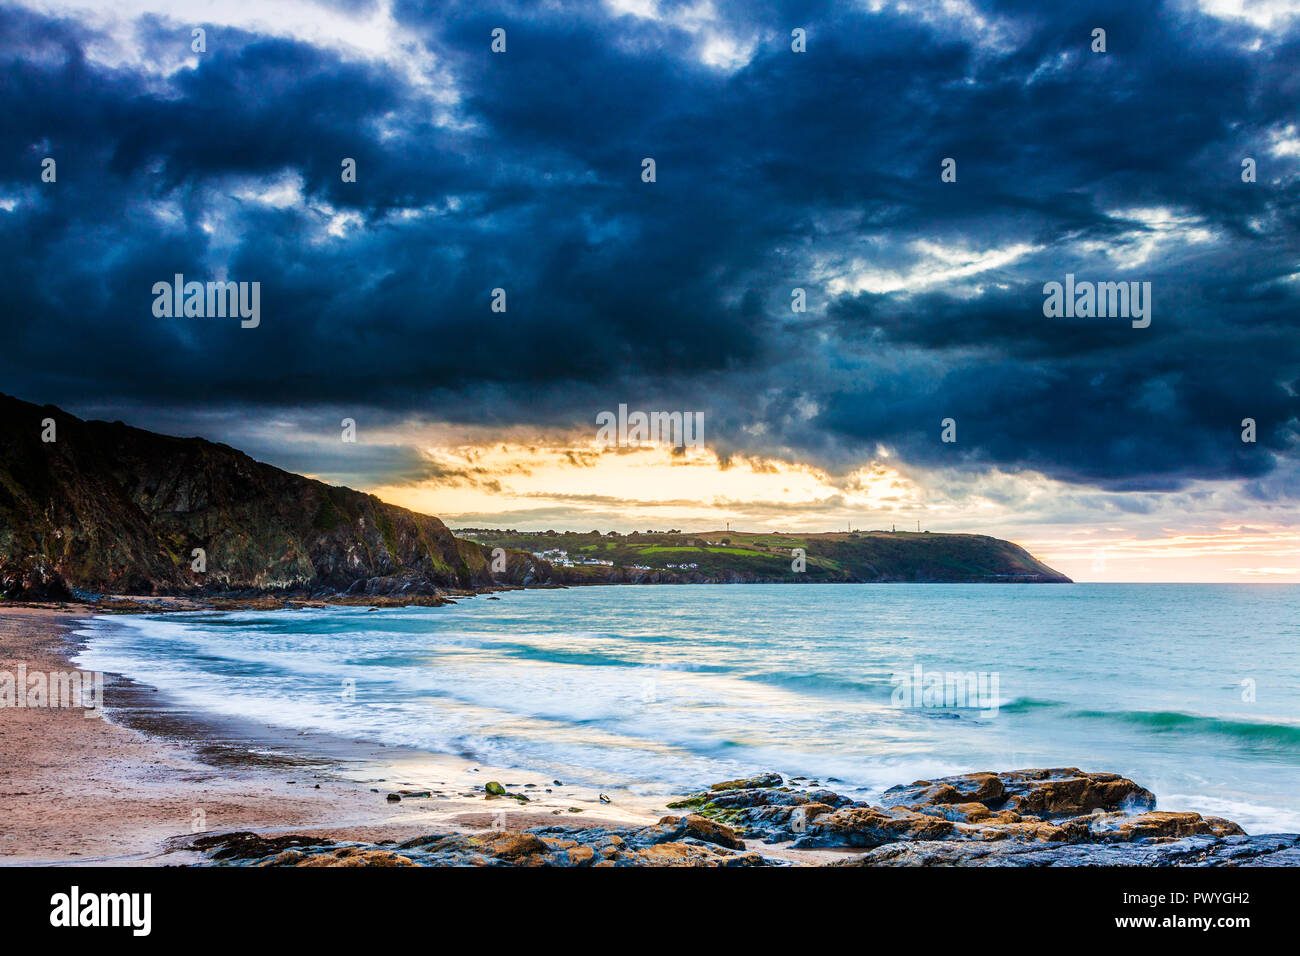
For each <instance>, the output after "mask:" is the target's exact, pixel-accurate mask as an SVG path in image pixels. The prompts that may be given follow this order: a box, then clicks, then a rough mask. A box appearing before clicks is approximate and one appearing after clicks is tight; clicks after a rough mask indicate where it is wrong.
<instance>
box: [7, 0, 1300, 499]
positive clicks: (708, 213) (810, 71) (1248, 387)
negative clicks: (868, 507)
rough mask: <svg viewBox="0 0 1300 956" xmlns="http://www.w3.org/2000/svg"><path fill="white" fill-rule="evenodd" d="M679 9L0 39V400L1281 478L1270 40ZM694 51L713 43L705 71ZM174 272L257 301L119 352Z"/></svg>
mask: <svg viewBox="0 0 1300 956" xmlns="http://www.w3.org/2000/svg"><path fill="white" fill-rule="evenodd" d="M334 6H336V7H339V8H341V9H344V10H355V11H366V10H369V9H371V6H370V5H368V4H366V3H343V4H335V5H334ZM715 6H716V9H717V11H718V15H717V17H716V18H715V19H714V20H712V21H709V22H707V23H705V24H704V25H702V26H701V24H700V23H699V21H698V19H694V20H693V19H692V16H691V15H690V14H689V13H688V12H687V9H688V5H678V4H660V6H659V11H660V17H659V18H658V19H647V18H639V17H635V16H630V15H619V14H617V13H615V12H613V11H612V10H610V9H608V8H605V7H596V6H593V5H589V4H572V5H564V4H561V5H547V6H546V7H545V8H544V9H542V10H538V9H537V8H536V7H535V6H534V5H511V4H492V3H488V4H482V3H473V4H469V3H467V4H451V5H445V4H436V5H435V4H415V3H398V4H396V5H395V7H394V11H393V13H394V17H395V18H396V21H397V24H398V28H399V33H400V35H401V36H402V38H403V42H405V43H408V44H410V45H411V49H413V50H417V51H419V52H420V54H421V55H420V56H418V57H416V58H415V59H403V56H404V55H405V53H403V52H402V51H395V52H394V55H393V56H390V57H388V58H384V59H364V58H361V57H358V56H355V55H351V54H348V53H347V52H345V51H341V50H339V49H336V48H333V47H324V46H314V45H312V44H310V43H308V42H306V41H305V40H301V39H293V38H286V37H283V36H273V35H259V34H255V33H250V32H247V31H242V30H237V29H233V28H227V27H222V26H221V25H219V24H213V25H209V26H208V51H207V52H206V53H204V54H202V55H199V56H197V57H194V58H193V62H192V63H191V62H189V60H190V59H191V57H190V53H189V28H190V26H191V25H190V24H188V23H181V22H177V21H175V20H172V19H168V18H165V17H155V18H147V19H144V20H141V21H140V22H138V23H137V24H135V25H134V27H135V32H134V41H133V42H134V43H135V44H136V46H137V49H136V51H135V52H136V54H137V55H136V57H134V58H132V59H127V60H124V61H123V62H122V63H120V64H111V65H110V64H107V63H105V62H103V61H102V60H100V59H96V58H95V57H94V56H92V55H91V54H90V52H89V51H90V50H91V49H92V47H93V46H94V44H95V42H96V39H97V35H96V34H95V32H94V28H92V27H89V26H86V25H84V24H82V23H80V22H75V21H72V20H60V19H57V18H51V17H48V16H44V15H41V14H38V13H34V12H31V11H28V10H25V9H23V8H21V7H15V6H8V7H2V8H0V78H2V79H0V82H3V85H4V88H5V90H6V103H7V104H8V105H9V106H8V108H7V109H6V110H5V111H4V113H3V114H2V115H0V281H3V282H4V284H5V287H6V289H7V290H8V292H9V301H8V304H7V307H6V308H5V310H4V312H3V317H2V318H0V322H3V329H0V332H3V335H4V339H5V343H6V348H5V349H4V350H3V352H2V353H0V382H2V383H3V387H4V388H5V390H7V391H11V392H14V393H17V394H19V395H21V396H22V397H25V398H29V399H32V400H37V401H42V402H44V401H52V402H56V403H62V404H68V405H70V406H72V407H74V408H76V407H91V406H93V407H95V408H96V409H105V408H107V409H113V408H135V409H139V408H140V407H142V406H150V405H152V406H155V407H164V406H165V407H166V408H167V409H169V414H170V415H176V414H182V415H183V413H184V410H185V409H187V408H190V409H194V410H195V412H196V414H197V412H199V411H203V412H211V411H212V410H213V409H220V408H239V409H252V410H255V411H254V412H253V413H254V414H256V413H258V412H257V411H256V410H261V413H262V414H279V415H290V416H293V415H297V416H302V417H304V418H307V419H310V418H311V417H312V415H313V414H314V412H313V410H314V409H329V410H330V413H331V414H333V413H334V410H336V409H338V408H340V407H342V408H353V407H356V408H358V409H366V410H368V413H369V415H370V419H369V420H372V421H373V420H384V419H397V418H401V417H405V416H410V415H412V414H415V415H420V416H424V417H428V418H433V419H446V420H450V421H455V422H466V423H516V422H523V423H535V424H544V425H554V426H572V425H578V424H587V423H590V422H591V421H592V420H593V416H594V413H595V411H597V410H599V409H604V408H611V407H614V406H615V405H616V404H617V403H619V402H622V401H630V402H632V403H634V404H635V403H638V402H640V403H641V404H643V405H645V406H647V407H650V406H651V403H657V404H656V405H655V406H654V407H669V408H703V409H706V410H707V412H708V415H709V421H710V427H709V433H710V439H711V440H716V441H717V442H718V445H719V448H720V449H722V450H723V451H724V452H735V451H744V450H753V451H760V452H767V453H773V452H776V453H783V454H793V455H796V456H801V457H807V458H810V459H814V460H817V461H819V462H821V463H824V464H828V465H831V466H838V465H843V464H845V463H848V462H852V461H855V460H860V459H861V458H862V457H863V456H864V455H870V454H872V453H873V452H874V450H875V448H876V447H877V445H879V444H883V445H886V446H888V447H891V448H896V449H898V450H899V452H900V454H901V455H902V456H903V457H904V458H905V459H906V460H909V461H915V462H917V463H921V464H959V465H964V466H966V467H983V466H986V465H998V466H1002V467H1011V468H1015V467H1030V468H1035V469H1038V470H1041V471H1044V472H1046V473H1048V474H1050V475H1053V476H1056V477H1061V478H1065V479H1067V480H1072V481H1080V482H1087V483H1094V484H1100V485H1104V486H1107V487H1111V488H1115V489H1128V488H1131V489H1159V488H1167V487H1177V486H1179V485H1180V484H1181V483H1183V482H1186V481H1188V480H1190V479H1195V478H1205V477H1243V478H1251V479H1254V480H1256V481H1257V482H1259V481H1263V480H1264V479H1265V477H1266V476H1267V475H1268V474H1269V473H1270V472H1271V471H1273V470H1274V469H1276V468H1277V467H1278V465H1279V463H1281V464H1282V465H1283V466H1284V467H1292V466H1293V459H1292V458H1290V457H1288V456H1289V455H1291V454H1292V452H1293V450H1294V447H1295V437H1296V420H1297V417H1298V416H1300V409H1298V408H1297V399H1296V394H1295V384H1296V380H1297V370H1298V368H1300V346H1297V336H1296V332H1297V325H1298V324H1300V321H1298V319H1297V315H1298V312H1297V306H1298V305H1300V301H1298V296H1297V291H1298V290H1300V281H1298V280H1297V278H1296V276H1297V274H1298V273H1300V238H1298V237H1300V201H1298V200H1300V155H1298V153H1300V146H1297V145H1288V144H1295V143H1296V142H1297V134H1296V132H1295V129H1294V126H1293V125H1292V124H1294V123H1295V122H1296V119H1295V118H1296V116H1297V115H1300V109H1298V107H1300V80H1297V76H1300V69H1297V67H1300V32H1297V28H1296V21H1294V20H1292V21H1288V23H1287V25H1286V26H1285V27H1281V28H1275V29H1274V30H1272V31H1270V32H1268V33H1265V32H1262V31H1260V30H1258V29H1256V28H1254V27H1252V26H1250V25H1249V24H1248V23H1246V22H1244V21H1228V20H1219V19H1214V18H1211V17H1208V16H1205V15H1201V14H1198V13H1196V12H1195V8H1194V7H1191V6H1189V5H1186V4H1177V5H1174V4H1161V3H1152V2H1144V3H1141V2H1140V3H1130V2H1125V3H1118V2H1116V3H1104V4H1100V5H1089V7H1088V8H1087V9H1086V10H1085V9H1081V8H1079V7H1078V6H1077V5H1076V4H1070V3H1062V4H1059V5H1043V4H1037V3H1035V4H1027V3H1025V4H1021V3H993V2H990V3H984V4H978V3H977V4H974V5H973V6H972V7H971V10H972V12H973V14H978V15H979V16H980V17H982V18H983V25H982V26H977V25H975V24H974V23H973V22H970V21H969V20H964V19H962V18H960V17H953V16H951V15H949V14H947V13H945V12H944V11H943V9H942V8H940V7H938V6H936V7H935V8H934V9H927V8H926V7H925V6H923V5H918V6H916V7H914V8H913V9H912V12H911V13H909V14H907V15H904V14H899V13H897V12H893V11H891V10H890V9H888V8H886V9H883V10H882V11H880V12H878V13H872V12H870V11H868V10H866V9H864V8H863V7H862V6H861V5H857V4H828V3H825V4H819V3H813V4H782V3H774V4H750V3H743V4H742V3H736V4H717V5H715ZM497 26H501V27H504V28H505V29H506V30H507V34H508V52H507V53H506V54H504V55H493V54H492V53H490V52H489V50H488V41H489V34H490V31H491V30H492V29H493V28H494V27H497ZM796 26H797V27H801V28H804V29H806V30H807V33H808V43H809V47H808V52H807V53H803V54H795V53H792V52H791V51H790V46H789V33H790V30H791V29H792V28H793V27H796ZM1095 26H1102V27H1104V28H1105V29H1106V30H1107V37H1108V52H1107V53H1106V54H1104V55H1096V54H1093V53H1091V52H1090V51H1089V49H1088V44H1089V40H1090V33H1091V30H1092V28H1093V27H1095ZM719 37H722V38H725V39H728V40H730V41H731V42H732V43H733V46H734V47H735V48H736V49H740V50H743V51H744V52H743V53H742V54H739V55H737V56H736V57H735V58H734V61H732V62H726V63H725V64H724V65H719V64H718V62H716V58H713V59H714V60H715V61H714V62H707V61H708V60H709V59H710V56H709V42H710V40H716V39H717V38H719ZM405 49H406V48H405V47H404V48H403V50H405ZM1288 128H1289V131H1288ZM45 156H52V157H54V158H56V159H57V161H58V164H59V166H58V170H59V176H58V182H57V183H53V184H44V183H41V182H40V180H39V174H40V161H41V159H42V158H43V157H45ZM345 156H347V157H353V158H355V159H356V160H357V163H358V170H359V177H358V182H356V183H343V182H342V181H341V180H340V176H339V163H340V160H341V159H342V158H343V157H345ZM646 156H651V157H654V158H655V160H656V162H657V164H658V181H657V182H656V183H653V184H646V183H642V182H641V181H640V170H641V160H642V158H643V157H646ZM1245 156H1251V157H1254V158H1255V159H1256V160H1257V162H1258V165H1259V181H1258V182H1256V183H1254V184H1246V183H1243V182H1242V181H1241V178H1240V161H1241V159H1242V157H1245ZM944 157H954V158H956V159H957V161H958V182H957V183H942V182H940V179H939V163H940V160H941V159H943V158H944ZM1153 211H1156V212H1153ZM1159 211H1163V212H1159ZM999 250H1013V253H1012V254H1009V255H1008V256H1006V257H1005V260H1004V261H1003V260H997V258H996V254H997V253H998V251H999ZM950 253H951V255H952V257H954V258H951V260H950V259H949V254H950ZM963 256H964V257H965V259H963V258H962V257H963ZM983 256H988V257H991V258H989V259H988V260H987V261H989V262H995V263H998V264H993V265H989V266H988V267H987V268H977V269H968V270H965V271H963V270H962V269H961V268H960V263H961V262H962V261H970V262H975V261H981V257H983ZM954 262H956V263H957V266H956V267H954V266H953V263H954ZM945 269H946V270H947V271H945ZM177 272H180V273H184V274H185V275H186V277H187V278H195V279H206V278H213V277H215V276H217V275H228V276H229V277H230V278H234V279H244V280H249V281H251V280H257V281H260V282H261V283H262V316H263V320H262V325H261V327H259V328H258V329H255V330H243V329H240V328H239V327H238V323H237V322H226V321H222V320H216V319H159V318H155V317H154V316H153V315H152V312H151V308H150V307H151V304H152V294H151V291H150V290H151V288H152V286H153V284H154V283H155V282H157V281H161V280H168V279H170V277H171V276H172V275H173V274H174V273H177ZM1066 272H1075V273H1077V274H1079V275H1080V277H1085V278H1092V279H1098V280H1136V281H1150V282H1152V283H1153V287H1154V290H1155V291H1154V296H1155V313H1154V319H1153V322H1152V325H1151V327H1150V328H1149V329H1145V330H1138V329H1132V328H1131V327H1129V325H1128V323H1127V322H1125V321H1122V320H1118V321H1117V320H1100V319H1074V320H1068V319H1059V320H1057V319H1047V318H1045V317H1044V316H1043V314H1042V309H1041V306H1042V291H1041V290H1042V285H1043V283H1044V282H1047V281H1051V280H1058V281H1059V280H1060V279H1062V278H1063V276H1064V274H1065V273H1066ZM882 276H885V277H888V276H895V277H898V278H897V281H892V282H890V281H884V280H882V279H881V278H880V277H882ZM796 286H798V287H803V288H806V289H807V290H808V295H809V302H810V310H809V312H808V313H805V314H802V315H795V314H793V313H791V311H790V308H789V303H790V290H791V289H792V288H793V287H796ZM497 287H502V288H505V289H506V290H507V295H508V302H509V309H508V312H507V313H505V314H504V315H500V314H494V313H492V312H491V311H490V309H489V300H490V295H491V290H492V289H494V288H497ZM949 416H951V417H954V418H956V419H957V420H958V423H959V442H958V444H957V445H955V446H951V445H944V444H942V443H940V442H939V441H938V435H939V420H940V419H941V418H944V417H949ZM1244 417H1254V418H1255V419H1256V420H1257V421H1258V423H1259V435H1260V441H1259V444H1257V445H1255V446H1248V445H1243V444H1242V443H1241V442H1240V441H1239V438H1238V435H1239V431H1240V428H1239V423H1240V421H1241V419H1242V418H1244ZM756 425H760V426H761V427H757V428H756V427H755V426H756ZM331 427H332V426H331ZM269 454H272V453H271V452H268V455H269ZM385 462H386V459H384V460H380V459H376V461H375V462H374V468H375V470H376V474H375V477H376V479H378V478H380V477H382V475H383V474H385V473H386V472H387V471H394V470H395V471H400V473H401V474H400V476H398V477H401V478H403V479H404V478H406V477H407V476H409V474H411V467H412V463H411V462H409V461H405V460H403V461H396V460H394V461H392V462H390V463H388V464H386V463H385ZM293 464H294V466H296V467H299V468H302V469H303V470H313V469H311V468H309V467H308V466H309V465H310V462H299V461H297V460H295V461H294V462H293ZM325 464H327V463H322V465H325ZM390 465H391V467H389V466H390ZM1256 487H1259V488H1263V487H1267V488H1269V489H1271V491H1270V493H1276V489H1278V488H1281V487H1285V485H1279V484H1277V483H1268V484H1266V485H1265V484H1259V485H1257V486H1256Z"/></svg>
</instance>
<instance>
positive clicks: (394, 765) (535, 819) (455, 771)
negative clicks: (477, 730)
mask: <svg viewBox="0 0 1300 956" xmlns="http://www.w3.org/2000/svg"><path fill="white" fill-rule="evenodd" d="M87 617H88V612H87V611H84V610H80V609H77V608H74V607H71V606H70V607H68V608H66V609H61V608H52V607H5V608H3V609H0V671H7V672H9V673H10V674H16V673H17V671H18V666H19V664H26V667H27V671H28V673H29V674H32V673H36V672H38V671H43V672H66V671H71V670H74V669H75V668H74V667H73V665H72V664H71V663H70V660H69V654H70V653H71V652H72V651H73V650H74V649H75V646H76V645H75V643H74V640H75V639H74V638H73V637H72V636H71V630H72V628H73V627H75V626H76V625H78V624H79V623H84V621H85V620H86V619H87ZM105 700H106V703H107V705H108V708H107V713H106V715H105V716H103V717H90V718H88V717H86V716H85V711H84V710H82V709H73V708H60V707H32V708H15V707H0V865H15V864H37V863H40V864H49V863H67V864H76V863H96V864H112V863H120V864H125V865H130V864H159V863H183V862H189V861H193V860H197V859H199V858H198V856H197V855H196V854H193V853H192V852H190V851H188V850H186V849H185V847H186V845H187V844H188V843H189V842H190V841H191V840H192V839H193V838H194V837H196V836H200V835H205V834H212V833H220V832H228V831H233V830H253V831H258V832H266V833H277V832H295V833H315V834H320V835H322V836H329V837H334V838H341V839H358V840H369V841H376V840H381V839H394V840H402V839H408V838H410V837H414V836H418V835H421V834H426V833H431V832H452V831H465V830H474V829H482V828H495V829H502V828H505V829H512V830H514V829H525V828H527V827H535V826H544V825H553V824H558V823H564V824H569V825H574V824H586V825H593V826H595V825H606V824H629V823H636V824H645V823H652V822H654V821H655V820H657V819H658V818H659V817H660V816H662V815H664V814H666V813H668V812H670V811H668V810H667V809H666V807H664V806H662V803H656V802H655V800H654V798H645V797H635V796H633V795H631V794H627V793H625V792H622V791H616V790H609V791H606V792H607V794H608V795H609V796H610V797H611V798H612V799H613V801H614V802H613V803H612V804H604V803H602V802H600V800H599V794H598V793H597V792H596V791H592V790H589V789H584V788H578V787H571V786H565V785H562V784H561V785H556V783H555V782H554V781H552V780H549V779H544V778H543V776H542V775H539V774H530V773H526V772H522V771H519V770H501V769H495V768H491V767H486V766H483V765H478V764H473V763H471V762H470V761H467V760H463V759H461V758H457V757H451V756H447V757H442V756H437V755H431V754H427V753H422V752H418V751H405V750H402V749H398V748H383V747H379V746H375V745H372V744H367V743H365V742H363V741H345V740H339V739H337V738H331V737H329V736H327V735H324V734H296V735H287V732H285V731H279V730H276V729H275V728H271V727H266V726H261V725H257V724H254V723H252V722H242V723H241V722H239V721H225V722H222V723H213V722H209V721H205V720H202V719H199V718H196V717H194V716H193V715H189V714H185V713H183V712H181V711H179V710H177V709H176V708H174V707H172V706H170V705H169V704H168V702H166V701H165V700H162V699H161V697H160V695H158V693H157V691H155V690H154V689H153V688H150V687H145V686H142V685H139V684H136V683H134V682H132V681H129V680H126V679H124V678H121V677H116V676H114V675H106V677H105ZM489 780H498V781H500V782H501V783H503V784H505V785H506V786H507V787H508V788H509V789H510V790H511V791H512V792H519V793H524V794H526V795H527V796H528V797H529V803H527V804H520V803H518V802H517V801H515V800H512V799H508V798H496V799H492V800H488V799H486V798H485V795H484V793H483V789H482V788H483V786H484V784H485V783H487V781H489ZM529 784H532V786H531V787H529V786H528V785H529ZM547 788H550V791H551V792H549V793H548V792H546V791H547ZM403 789H407V790H413V791H425V790H427V791H429V792H430V796H428V797H423V796H408V797H406V798H404V799H402V800H401V801H400V802H390V801H389V800H388V799H387V798H388V794H389V793H392V792H397V791H399V790H403ZM663 799H664V800H665V801H666V800H667V799H668V798H667V797H666V796H665V797H664V798H663ZM571 808H573V809H576V810H579V811H581V812H580V813H574V812H571Z"/></svg>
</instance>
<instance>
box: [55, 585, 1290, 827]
mask: <svg viewBox="0 0 1300 956" xmlns="http://www.w3.org/2000/svg"><path fill="white" fill-rule="evenodd" d="M1297 612H1300V587H1295V586H1289V585H1173V584H1170V585H1138V584H1128V585H1116V584H1075V585H1015V584H1008V585H901V584H894V585H743V586H740V585H732V586H727V585H698V586H684V587H672V586H658V587H656V586H642V587H636V586H629V587H608V588H578V589H572V590H555V591H527V592H520V591H516V592H508V593H504V594H502V595H501V596H500V600H497V601H492V600H488V599H486V598H484V597H477V598H473V599H469V600H464V601H462V602H461V603H459V604H457V605H455V606H448V607H441V608H407V609H401V610H383V611H374V612H367V611H366V610H365V609H364V608H341V609H328V610H304V611H282V612H237V613H219V614H218V613H195V614H184V615H175V614H172V615H165V616H163V615H159V616H144V617H112V618H101V619H96V620H95V621H93V622H91V623H90V624H89V625H88V626H87V627H86V629H85V630H84V631H83V634H84V635H85V636H86V637H87V644H86V647H85V649H84V651H83V652H82V653H81V654H80V656H79V658H78V663H79V664H80V665H81V666H82V667H86V668H91V669H95V670H103V671H111V672H117V673H123V674H126V675H128V676H130V677H132V678H135V679H136V680H139V681H142V682H145V683H147V684H151V685H153V686H156V687H158V688H160V689H161V690H163V691H166V692H167V693H169V694H170V695H172V697H173V698H174V699H176V700H177V701H178V702H179V703H180V704H181V705H182V706H184V707H187V708H191V709H193V710H195V711H197V712H200V713H208V714H217V715H238V716H241V717H246V718H252V719H255V720H259V721H262V722H264V723H267V724H273V725H276V726H281V727H284V728H287V729H298V730H302V729H315V730H322V731H328V732H334V733H337V734H340V735H344V736H347V737H350V738H359V739H367V740H372V741H376V742H381V743H386V744H390V745H392V744H404V745H409V746H413V747H417V748H422V749H427V750H430V751H435V752H446V753H457V754H463V755H465V756H468V757H470V759H473V760H476V761H482V762H483V763H486V764H492V765H497V766H515V767H519V768H521V769H528V770H533V771H537V772H541V773H545V774H547V775H548V776H556V777H562V778H563V779H565V780H566V781H572V782H574V783H588V784H592V785H595V786H604V787H615V786H627V787H630V788H632V789H634V790H638V791H642V792H646V793H669V792H682V791H686V790H690V789H693V788H696V787H698V786H700V785H702V784H707V783H711V782H714V781H717V780H721V779H724V778H727V777H731V776H735V775H738V774H743V773H750V772H754V771H759V770H765V769H775V770H781V771H784V772H786V773H789V774H792V775H804V776H808V777H816V778H819V779H820V780H821V781H823V782H827V780H828V778H836V779H837V782H833V783H831V784H830V785H831V786H832V787H833V788H835V789H839V790H841V791H846V792H852V791H856V792H858V793H861V794H863V795H866V796H871V795H872V794H876V793H878V792H879V791H880V790H881V789H883V788H884V787H888V786H890V785H893V784H896V783H905V782H910V781H912V780H914V779H918V778H924V777H933V776H938V775H942V774H948V773H959V772H964V771H969V770H998V769H1001V770H1008V769H1015V768H1020V767H1042V766H1079V767H1082V768H1084V769H1092V770H1110V771H1116V772H1119V773H1122V774H1125V775H1126V776H1130V777H1132V778H1134V779H1135V780H1137V781H1138V782H1139V783H1142V784H1143V785H1145V786H1147V787H1148V788H1150V789H1152V790H1153V791H1155V793H1156V795H1157V797H1158V798H1159V801H1160V806H1161V808H1163V809H1173V810H1182V809H1187V810H1196V811H1199V812H1202V813H1213V814H1219V815H1223V816H1227V817H1229V818H1231V819H1234V820H1236V821H1238V822H1239V823H1241V824H1242V825H1243V826H1244V827H1245V828H1246V829H1247V831H1248V832H1252V833H1263V832H1269V831H1277V830H1287V831H1300V614H1298V613H1297ZM918 667H919V669H920V674H921V679H920V681H919V683H918V684H917V685H916V686H917V687H918V688H919V689H924V688H925V686H926V683H925V682H926V680H933V679H934V675H938V678H939V679H940V680H942V679H943V678H944V676H945V674H948V673H952V674H967V673H973V674H976V675H983V683H982V684H980V683H979V682H978V681H977V683H976V684H974V685H973V687H972V689H973V690H976V691H978V692H979V694H978V696H977V697H975V698H967V699H964V700H963V699H954V697H953V696H952V694H951V693H950V694H949V695H948V697H947V699H946V700H945V699H944V694H943V693H942V692H940V694H939V699H937V700H935V699H930V700H928V701H927V700H926V697H925V695H923V694H921V693H917V694H916V695H915V699H911V697H912V695H911V694H910V693H909V694H907V695H902V694H901V692H900V690H899V688H900V687H903V686H906V687H908V688H910V687H912V686H913V685H912V684H911V682H910V679H911V678H912V676H913V675H914V674H915V673H916V672H917V668H918ZM896 677H900V678H901V677H907V678H909V682H908V683H907V684H906V685H904V684H903V683H902V682H901V680H896V679H895V678H896ZM931 686H933V685H931ZM954 686H955V685H954ZM1252 691H1253V699H1251V698H1252ZM932 694H933V691H932ZM927 703H929V704H938V705H939V706H906V705H908V704H918V705H921V704H927ZM900 704H901V705H904V706H899V705H900ZM954 704H965V705H967V706H946V705H954Z"/></svg>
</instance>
